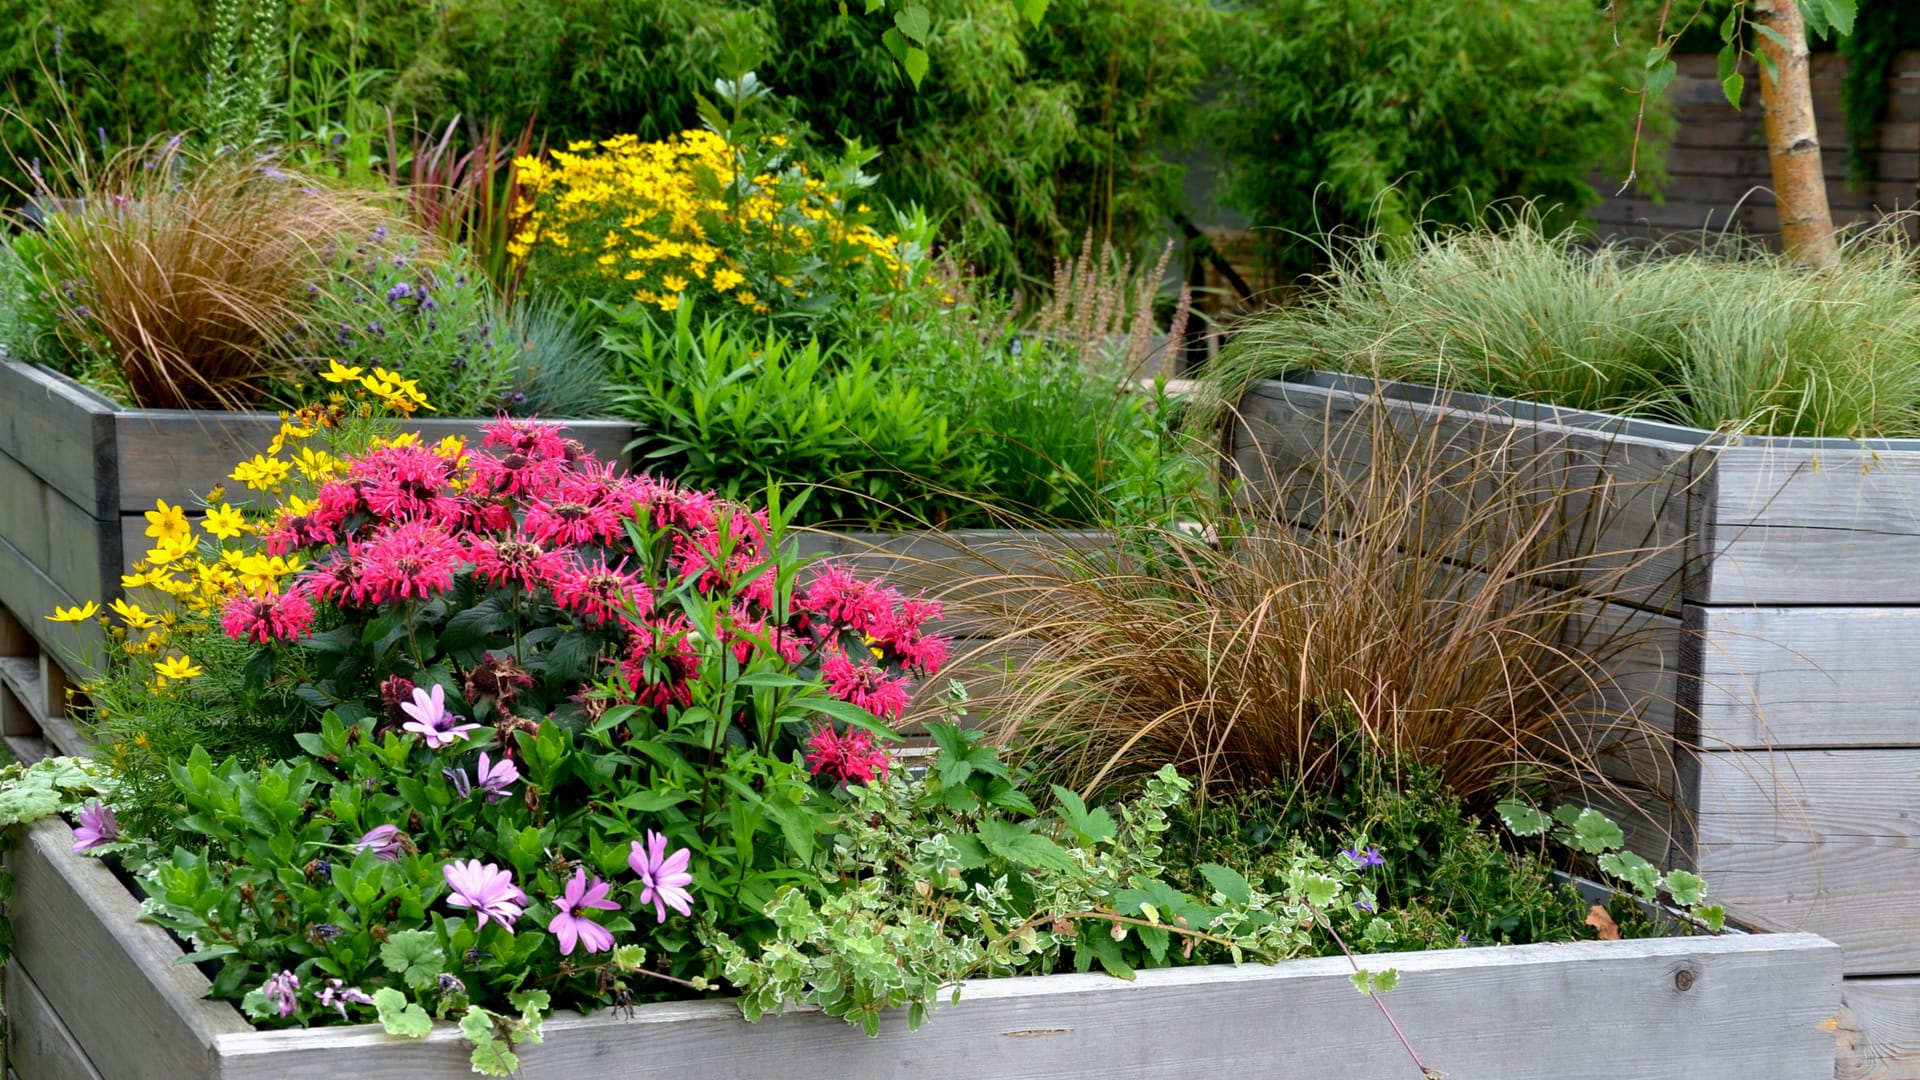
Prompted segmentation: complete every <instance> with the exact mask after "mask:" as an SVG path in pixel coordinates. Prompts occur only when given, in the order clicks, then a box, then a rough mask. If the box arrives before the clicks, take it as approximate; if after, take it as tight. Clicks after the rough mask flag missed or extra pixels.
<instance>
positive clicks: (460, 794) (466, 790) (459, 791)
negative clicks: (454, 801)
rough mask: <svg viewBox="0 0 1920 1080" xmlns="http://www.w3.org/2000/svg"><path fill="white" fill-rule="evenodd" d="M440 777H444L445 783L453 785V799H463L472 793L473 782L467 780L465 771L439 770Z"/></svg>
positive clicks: (455, 769)
mask: <svg viewBox="0 0 1920 1080" xmlns="http://www.w3.org/2000/svg"><path fill="white" fill-rule="evenodd" d="M440 775H441V776H444V777H446V778H447V783H449V784H452V785H453V794H454V797H455V798H459V799H464V798H466V797H467V796H468V795H471V794H472V793H473V781H472V780H469V779H467V770H465V769H457V768H454V769H441V770H440Z"/></svg>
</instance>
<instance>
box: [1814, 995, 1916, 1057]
mask: <svg viewBox="0 0 1920 1080" xmlns="http://www.w3.org/2000/svg"><path fill="white" fill-rule="evenodd" d="M1839 1029H1840V1030H1839V1036H1840V1060H1839V1062H1838V1063H1837V1065H1836V1067H1835V1068H1834V1071H1833V1076H1834V1080H1916V1078H1920V978H1915V977H1912V976H1905V977H1893V978H1874V979H1848V980H1846V981H1845V982H1843V983H1841V984H1840V1023H1839Z"/></svg>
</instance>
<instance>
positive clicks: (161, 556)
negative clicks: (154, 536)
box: [147, 535, 194, 584]
mask: <svg viewBox="0 0 1920 1080" xmlns="http://www.w3.org/2000/svg"><path fill="white" fill-rule="evenodd" d="M193 547H194V544H193V537H192V536H191V535H188V536H178V537H175V538H173V539H172V540H162V541H160V542H159V543H158V544H155V545H154V546H153V547H152V548H150V549H148V551H147V562H149V563H151V564H153V565H154V566H155V567H161V566H168V565H171V564H173V563H176V562H179V561H180V560H181V559H184V558H186V557H187V556H189V555H191V554H193ZM158 576H159V575H158V574H157V573H155V574H149V575H148V578H149V579H152V578H157V577H158ZM153 583H154V584H158V582H153Z"/></svg>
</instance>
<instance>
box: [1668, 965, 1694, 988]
mask: <svg viewBox="0 0 1920 1080" xmlns="http://www.w3.org/2000/svg"><path fill="white" fill-rule="evenodd" d="M1694 978H1695V976H1694V973H1693V970H1692V969H1691V968H1681V969H1680V970H1679V971H1676V972H1674V973H1673V988H1674V989H1675V990H1679V991H1681V992H1682V993H1684V992H1686V991H1688V990H1691V989H1693V980H1694Z"/></svg>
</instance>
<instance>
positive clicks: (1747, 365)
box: [1202, 217, 1920, 438]
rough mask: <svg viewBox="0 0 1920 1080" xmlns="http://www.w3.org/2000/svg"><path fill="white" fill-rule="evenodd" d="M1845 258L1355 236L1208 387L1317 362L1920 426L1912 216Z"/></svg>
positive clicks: (1519, 228)
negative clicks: (1816, 270)
mask: <svg viewBox="0 0 1920 1080" xmlns="http://www.w3.org/2000/svg"><path fill="white" fill-rule="evenodd" d="M1841 257H1842V261H1843V268H1842V270H1841V271H1840V272H1838V273H1830V274H1809V273H1807V272H1806V271H1805V269H1804V268H1803V267H1801V266H1799V265H1796V264H1795V263H1793V262H1790V261H1789V260H1787V259H1785V258H1783V257H1781V256H1780V255H1777V254H1774V253H1770V252H1768V251H1766V250H1764V249H1763V248H1761V247H1760V246H1759V245H1758V244H1757V243H1753V242H1749V241H1745V240H1741V239H1739V238H1737V237H1727V238H1723V239H1720V240H1718V241H1715V242H1713V243H1710V244H1708V245H1706V247H1705V248H1704V249H1703V250H1696V251H1687V252H1660V251H1649V250H1646V249H1643V248H1626V247H1620V246H1611V245H1609V246H1603V247H1598V248H1595V247H1591V246H1588V245H1587V244H1586V243H1585V242H1584V241H1582V240H1581V238H1580V237H1579V236H1578V235H1576V234H1573V233H1560V234H1552V233H1548V232H1545V231H1543V230H1542V229H1541V228H1540V226H1539V225H1538V224H1537V223H1536V222H1533V221H1531V220H1529V219H1527V218H1524V217H1523V218H1521V219H1520V220H1518V221H1516V222H1514V223H1513V224H1512V225H1511V226H1510V227H1507V228H1504V229H1501V230H1499V231H1488V230H1484V229H1462V230H1453V231H1445V232H1442V233H1439V234H1437V235H1433V236H1430V237H1426V238H1423V239H1420V240H1418V241H1416V242H1415V243H1414V244H1413V246H1412V247H1411V249H1410V250H1409V251H1407V252H1406V253H1405V254H1403V255H1396V254H1392V253H1388V252H1382V251H1377V250H1372V249H1369V248H1367V247H1365V246H1358V247H1356V248H1354V249H1352V250H1350V251H1348V252H1347V253H1346V254H1345V255H1343V256H1342V258H1341V261H1340V262H1339V264H1338V267H1337V272H1336V273H1333V274H1329V275H1327V276H1326V277H1325V278H1323V279H1322V280H1321V282H1320V285H1319V287H1318V289H1316V290H1315V291H1313V292H1310V293H1309V294H1308V296H1307V297H1306V298H1305V299H1304V301H1303V302H1302V303H1300V304H1297V305H1295V306H1293V307H1290V308H1286V309H1284V310H1279V311H1275V312H1273V313H1271V314H1268V315H1265V316H1262V317H1261V318H1259V319H1256V320H1252V321H1250V322H1248V323H1247V324H1246V325H1245V326H1244V327H1243V328H1242V329H1241V330H1240V332H1239V333H1238V335H1237V338H1236V341H1235V343H1234V346H1233V348H1232V349H1231V350H1230V351H1229V353H1228V354H1227V355H1226V356H1225V357H1224V358H1223V364H1222V367H1221V370H1220V372H1219V373H1218V375H1217V379H1216V382H1215V384H1214V387H1213V390H1212V391H1210V398H1211V399H1212V400H1213V402H1214V403H1215V404H1216V405H1220V404H1224V403H1226V402H1227V401H1228V400H1229V399H1235V400H1237V397H1236V395H1237V394H1238V392H1239V390H1240V389H1241V388H1243V387H1244V386H1245V385H1246V383H1247V382H1248V381H1249V380H1250V379H1253V378H1263V377H1267V376H1271V375H1277V374H1279V373H1281V372H1284V371H1288V370H1294V369H1300V368H1323V369H1329V370H1337V371H1352V372H1359V373H1361V374H1366V375H1378V376H1381V377H1384V378H1392V379H1404V380H1408V381H1413V382H1420V383H1427V384H1432V385H1438V386H1445V387H1451V388H1455V389H1462V390H1470V391H1474V392H1478V393H1486V394H1497V395H1503V396H1510V397H1521V398H1527V399H1529V400H1535V401H1545V402H1549V403H1552V404H1555V405H1563V406H1569V407H1572V408H1580V409H1598V410H1604V411H1609V412H1618V413H1623V414H1626V415H1630V416H1644V417H1649V418H1652V419H1658V420H1665V421H1668V422H1671V423H1678V424H1686V425H1689V426H1692V427H1701V428H1709V429H1722V430H1731V431H1739V432H1742V433H1746V434H1753V435H1825V436H1840V437H1846V438H1872V437H1910V436H1913V435H1916V434H1920V366H1917V365H1915V364H1914V362H1913V357H1914V356H1915V355H1916V354H1920V278H1917V277H1916V276H1915V271H1916V268H1920V258H1916V252H1915V250H1914V248H1913V246H1912V243H1911V241H1909V240H1908V239H1907V237H1906V235H1905V233H1904V232H1903V223H1902V222H1900V221H1894V222H1891V223H1889V224H1888V225H1886V226H1884V227H1881V228H1878V229H1875V230H1872V231H1870V232H1867V233H1862V234H1856V235H1855V236H1853V237H1851V238H1849V239H1847V240H1846V241H1845V242H1844V243H1843V246H1842V253H1841ZM1202 412H1203V413H1207V414H1209V415H1217V414H1215V413H1213V411H1212V410H1202Z"/></svg>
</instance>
